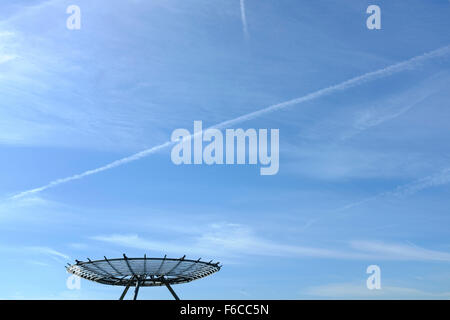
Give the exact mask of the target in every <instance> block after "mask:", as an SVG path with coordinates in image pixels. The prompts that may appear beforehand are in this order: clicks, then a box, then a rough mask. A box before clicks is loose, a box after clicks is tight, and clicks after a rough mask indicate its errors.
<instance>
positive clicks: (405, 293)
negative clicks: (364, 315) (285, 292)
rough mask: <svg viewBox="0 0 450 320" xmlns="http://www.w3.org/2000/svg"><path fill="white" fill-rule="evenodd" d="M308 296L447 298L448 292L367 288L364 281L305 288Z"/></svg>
mask: <svg viewBox="0 0 450 320" xmlns="http://www.w3.org/2000/svg"><path fill="white" fill-rule="evenodd" d="M304 293H305V294H306V295H310V296H316V297H322V298H334V299H439V298H441V299H448V298H450V292H428V291H422V290H418V289H414V288H407V287H396V286H383V285H382V287H381V290H369V289H367V287H366V284H365V283H331V284H326V285H320V286H313V287H309V288H307V289H306V290H305V291H304Z"/></svg>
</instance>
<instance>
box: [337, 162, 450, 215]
mask: <svg viewBox="0 0 450 320" xmlns="http://www.w3.org/2000/svg"><path fill="white" fill-rule="evenodd" d="M448 183H450V168H444V169H442V170H441V171H440V172H438V173H435V174H432V175H429V176H426V177H424V178H420V179H417V180H415V181H413V182H410V183H408V184H403V185H400V186H398V187H396V188H395V189H394V190H391V191H385V192H381V193H378V194H376V195H374V196H371V197H368V198H365V199H362V200H360V201H357V202H353V203H349V204H347V205H345V206H343V207H341V208H338V209H336V210H334V212H336V211H344V210H347V209H350V208H354V207H358V206H360V205H362V204H364V203H366V202H369V201H372V200H375V199H378V198H381V197H386V196H393V197H397V198H402V197H406V196H410V195H412V194H414V193H416V192H419V191H421V190H423V189H428V188H433V187H437V186H441V185H444V184H448Z"/></svg>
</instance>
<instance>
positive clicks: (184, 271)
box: [66, 254, 221, 287]
mask: <svg viewBox="0 0 450 320" xmlns="http://www.w3.org/2000/svg"><path fill="white" fill-rule="evenodd" d="M104 258H105V259H102V260H94V261H93V260H91V259H88V261H85V262H83V261H78V260H75V261H76V263H75V264H72V265H70V264H69V265H68V266H67V267H66V269H67V271H68V272H70V273H72V274H74V275H77V276H79V277H81V278H84V279H87V280H91V281H95V282H98V283H102V284H107V285H113V286H141V287H152V286H164V285H166V286H167V285H168V284H180V283H186V282H190V281H193V280H197V279H200V278H203V277H206V276H209V275H211V274H213V273H215V272H217V271H219V270H220V268H221V266H219V262H217V263H212V260H211V261H210V262H205V261H200V259H198V260H189V259H185V256H183V257H182V258H167V257H166V256H164V258H147V257H146V256H145V255H144V257H143V258H128V257H127V256H126V255H125V254H124V255H123V258H118V259H107V258H106V257H104Z"/></svg>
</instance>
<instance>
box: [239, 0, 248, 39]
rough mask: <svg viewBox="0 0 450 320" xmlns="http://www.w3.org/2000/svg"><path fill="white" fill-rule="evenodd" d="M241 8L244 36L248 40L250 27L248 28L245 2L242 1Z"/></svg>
mask: <svg viewBox="0 0 450 320" xmlns="http://www.w3.org/2000/svg"><path fill="white" fill-rule="evenodd" d="M240 7H241V20H242V30H243V32H244V36H245V37H246V38H248V37H249V33H248V27H247V16H246V14H245V1H244V0H240Z"/></svg>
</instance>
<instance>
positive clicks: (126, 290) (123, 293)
mask: <svg viewBox="0 0 450 320" xmlns="http://www.w3.org/2000/svg"><path fill="white" fill-rule="evenodd" d="M132 283H133V278H131V279H130V282H128V284H127V286H126V287H125V289H124V290H123V292H122V295H121V296H120V298H119V300H123V298H125V295H126V294H127V292H128V289H129V288H130V286H131V284H132Z"/></svg>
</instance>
